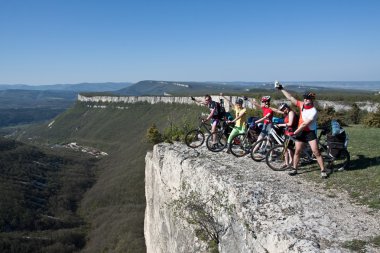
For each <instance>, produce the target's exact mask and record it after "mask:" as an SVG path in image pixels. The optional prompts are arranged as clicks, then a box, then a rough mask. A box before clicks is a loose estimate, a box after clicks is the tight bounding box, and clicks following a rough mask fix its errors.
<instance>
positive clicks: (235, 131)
mask: <svg viewBox="0 0 380 253" xmlns="http://www.w3.org/2000/svg"><path fill="white" fill-rule="evenodd" d="M238 134H239V129H238V128H237V127H234V128H233V129H232V131H231V133H230V135H229V136H228V140H227V153H230V148H231V144H230V143H231V141H232V140H233V139H234V138H235V137H236V135H238Z"/></svg>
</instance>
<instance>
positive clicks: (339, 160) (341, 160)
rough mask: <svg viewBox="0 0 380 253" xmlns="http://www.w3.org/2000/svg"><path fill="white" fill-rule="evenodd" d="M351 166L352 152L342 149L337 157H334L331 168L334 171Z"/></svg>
mask: <svg viewBox="0 0 380 253" xmlns="http://www.w3.org/2000/svg"><path fill="white" fill-rule="evenodd" d="M349 166H350V153H349V152H348V150H347V149H342V150H341V151H339V154H338V156H337V157H336V158H334V159H333V161H332V164H331V169H332V170H333V171H343V170H346V169H348V167H349Z"/></svg>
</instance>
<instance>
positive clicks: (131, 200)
mask: <svg viewBox="0 0 380 253" xmlns="http://www.w3.org/2000/svg"><path fill="white" fill-rule="evenodd" d="M104 105H107V106H108V107H107V108H102V109H101V108H89V107H87V104H85V103H80V102H78V103H77V104H76V105H75V106H74V107H73V108H71V109H69V110H67V111H66V112H64V113H62V114H61V115H60V116H59V117H57V118H56V119H55V122H54V124H53V125H51V128H49V127H48V126H47V125H46V124H45V125H43V126H35V127H30V128H28V129H27V130H26V133H23V134H22V135H21V136H20V139H22V140H24V141H28V139H29V138H32V139H31V140H29V141H31V142H32V143H35V144H41V143H42V144H45V143H47V144H49V145H50V144H54V143H68V142H77V143H78V144H80V145H85V146H91V147H95V148H97V149H100V150H102V151H104V152H107V153H108V154H109V156H107V157H104V158H102V159H101V161H99V162H98V167H99V168H100V172H99V174H98V175H97V181H96V183H95V184H94V186H93V187H92V188H91V189H90V190H89V191H88V192H87V193H86V194H85V195H84V198H83V200H82V202H81V205H80V214H81V215H83V216H84V217H85V221H86V222H88V223H89V224H90V227H89V230H88V233H87V243H86V246H85V248H84V249H83V252H110V251H112V252H133V253H135V252H145V251H146V249H145V241H144V234H143V227H144V226H143V223H144V209H145V193H144V189H145V185H144V173H145V171H144V168H145V155H146V152H147V151H148V150H149V149H151V148H152V144H151V143H148V142H147V141H146V139H145V135H146V134H147V130H148V128H150V127H151V126H152V124H155V125H156V128H157V129H158V130H159V131H162V132H164V131H165V129H170V128H172V129H173V133H174V132H175V131H174V130H175V129H176V127H174V124H176V125H180V124H182V122H184V123H183V124H185V122H194V123H197V122H198V121H197V118H198V116H199V115H200V113H201V112H205V111H206V112H207V111H208V109H207V108H205V107H199V106H197V105H181V104H155V105H150V104H147V103H136V104H104ZM118 106H121V107H124V108H126V107H127V108H128V109H116V108H117V107H118ZM186 124H187V123H186ZM166 131H169V130H166Z"/></svg>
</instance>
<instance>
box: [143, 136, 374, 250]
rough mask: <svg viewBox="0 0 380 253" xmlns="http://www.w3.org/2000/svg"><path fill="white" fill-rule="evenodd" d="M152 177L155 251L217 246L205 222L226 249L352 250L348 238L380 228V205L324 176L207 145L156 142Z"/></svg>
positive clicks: (149, 237)
mask: <svg viewBox="0 0 380 253" xmlns="http://www.w3.org/2000/svg"><path fill="white" fill-rule="evenodd" d="M145 183H146V185H145V191H146V203H147V206H146V211H145V228H144V230H145V240H146V246H147V252H148V253H152V252H162V253H169V252H173V253H174V252H176V253H177V252H209V251H210V247H213V246H212V242H211V240H210V239H209V238H207V236H204V234H205V233H202V232H204V230H205V228H207V229H209V230H210V231H211V232H210V234H212V235H216V236H217V238H218V243H217V244H216V248H217V249H218V250H219V252H225V253H231V252H350V251H349V250H348V249H346V248H344V247H343V246H342V245H343V243H344V242H347V241H352V240H368V239H369V238H370V237H372V236H376V235H379V234H380V215H379V213H378V212H377V213H373V212H372V213H370V212H369V210H368V209H367V208H366V207H363V206H357V205H354V204H352V203H351V202H350V200H349V199H348V197H347V194H346V193H344V192H341V191H337V190H324V188H325V187H324V184H325V181H323V180H321V182H320V183H310V182H306V181H305V180H304V179H302V178H301V177H300V176H296V177H290V176H288V175H287V172H275V171H271V170H270V169H269V168H268V167H267V166H266V164H265V163H256V162H254V161H253V160H252V159H251V158H249V157H243V158H235V157H233V156H232V155H228V154H226V153H224V152H221V153H212V152H210V151H208V150H207V149H206V148H205V147H201V148H199V149H190V148H188V147H186V146H185V145H183V144H180V143H175V144H172V145H170V144H159V145H156V146H155V147H154V149H153V151H152V152H149V153H148V154H147V155H146V168H145ZM199 208H200V209H199ZM202 211H203V212H204V213H203V214H206V215H205V216H198V218H197V216H196V214H201V213H202ZM199 217H203V218H204V217H207V218H208V224H207V222H205V225H204V226H203V227H202V226H201V225H200V224H201V222H200V221H202V218H199ZM204 220H206V219H204ZM210 228H211V229H210ZM202 230H203V231H202ZM214 247H215V245H214ZM376 250H378V249H374V248H371V247H370V246H368V247H367V252H378V251H376Z"/></svg>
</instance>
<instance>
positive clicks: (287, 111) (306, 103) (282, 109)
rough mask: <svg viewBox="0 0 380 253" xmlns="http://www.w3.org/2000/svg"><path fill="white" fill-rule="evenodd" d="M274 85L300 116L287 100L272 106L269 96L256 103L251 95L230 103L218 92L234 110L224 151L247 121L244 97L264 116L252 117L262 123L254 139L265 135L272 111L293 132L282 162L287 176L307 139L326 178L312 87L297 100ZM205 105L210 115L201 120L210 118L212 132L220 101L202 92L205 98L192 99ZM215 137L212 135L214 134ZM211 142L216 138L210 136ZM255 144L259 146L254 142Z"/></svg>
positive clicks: (288, 132) (294, 169)
mask: <svg viewBox="0 0 380 253" xmlns="http://www.w3.org/2000/svg"><path fill="white" fill-rule="evenodd" d="M275 88H276V89H278V90H279V91H280V92H282V93H283V95H284V96H285V97H286V98H287V99H288V100H289V101H290V102H291V103H292V104H293V105H294V106H296V107H297V108H298V110H299V116H298V115H297V113H296V112H295V111H293V110H292V108H291V107H290V106H289V105H288V104H286V103H281V104H280V105H279V107H278V108H273V107H271V103H270V102H271V97H270V96H264V97H262V98H261V101H260V102H261V103H260V104H259V103H258V102H257V101H256V100H255V99H254V98H247V97H244V99H243V98H238V99H237V100H236V101H235V104H233V103H232V102H231V101H230V100H228V99H227V98H226V97H225V96H223V94H220V95H221V96H222V97H223V98H224V99H225V100H226V101H227V102H228V103H229V104H230V105H231V106H233V108H234V111H235V117H234V119H230V120H227V123H228V124H235V126H234V127H233V129H232V131H231V133H230V134H229V137H228V141H227V143H228V144H227V145H228V146H227V152H228V153H229V152H230V146H229V145H230V143H231V141H232V140H233V138H234V137H235V136H236V135H238V134H240V133H244V132H245V131H246V121H247V111H246V108H245V107H244V106H243V104H244V100H250V102H251V103H252V105H253V106H255V107H256V108H261V110H262V112H263V116H262V117H261V118H258V119H256V120H255V122H254V124H256V125H257V124H259V123H263V125H262V128H261V132H260V134H259V136H258V138H257V141H260V140H261V139H263V138H265V137H266V136H267V135H268V134H269V132H270V130H271V128H272V125H273V116H274V113H279V114H282V115H283V116H284V123H280V124H278V126H280V127H285V135H286V136H292V137H293V138H295V139H296V141H295V149H294V154H292V156H293V157H292V158H289V159H286V160H285V163H286V164H284V166H287V167H290V172H289V175H290V176H294V175H297V174H298V168H299V161H300V156H301V152H302V150H303V149H304V148H305V145H306V144H307V143H308V144H309V145H310V148H311V150H312V152H313V155H314V156H315V158H316V160H317V162H318V165H319V167H320V169H321V177H322V178H327V176H328V174H327V170H326V169H325V167H324V163H323V158H322V155H321V153H320V151H319V148H318V140H317V134H316V130H317V110H316V108H315V106H314V100H315V93H313V92H311V91H306V92H305V93H304V94H303V101H299V100H297V99H296V98H294V97H293V96H292V95H291V94H290V93H289V92H288V91H286V90H285V89H284V87H283V85H282V84H280V83H279V82H277V81H276V82H275ZM195 102H199V103H202V104H204V105H206V106H207V107H208V108H209V109H210V113H209V115H208V116H207V117H206V118H205V119H204V121H211V133H215V132H216V130H217V126H218V124H219V121H220V120H221V119H220V117H219V116H218V113H219V112H220V104H219V103H218V102H216V101H213V100H212V98H211V96H210V95H205V99H204V101H195ZM213 138H214V137H213ZM213 141H214V143H215V142H216V140H215V139H214V140H213ZM255 148H258V146H256V147H255Z"/></svg>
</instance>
